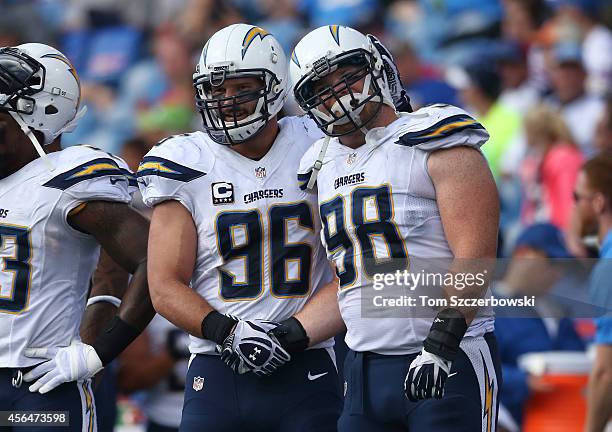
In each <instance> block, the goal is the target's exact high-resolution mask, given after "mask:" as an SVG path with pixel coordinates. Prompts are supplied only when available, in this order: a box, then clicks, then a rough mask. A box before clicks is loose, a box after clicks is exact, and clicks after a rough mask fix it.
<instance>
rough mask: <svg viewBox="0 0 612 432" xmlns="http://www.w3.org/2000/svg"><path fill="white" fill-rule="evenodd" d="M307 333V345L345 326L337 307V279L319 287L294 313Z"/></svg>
mask: <svg viewBox="0 0 612 432" xmlns="http://www.w3.org/2000/svg"><path fill="white" fill-rule="evenodd" d="M295 318H296V319H297V320H299V321H300V323H301V324H302V326H303V327H304V330H305V332H306V334H307V335H308V346H313V345H316V344H318V343H320V342H323V341H324V340H327V339H329V338H330V337H333V336H335V335H337V334H338V333H340V332H341V331H343V330H344V329H345V328H346V327H345V325H344V321H343V320H342V316H341V315H340V309H338V280H337V279H334V280H333V281H332V282H330V283H328V284H327V285H325V286H324V287H323V288H321V289H320V290H319V291H318V292H317V293H316V294H315V295H314V296H313V297H312V298H311V299H310V300H309V301H308V303H306V305H305V306H304V307H303V308H302V310H300V311H299V312H298V313H296V314H295Z"/></svg>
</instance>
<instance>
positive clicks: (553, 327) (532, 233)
mask: <svg viewBox="0 0 612 432" xmlns="http://www.w3.org/2000/svg"><path fill="white" fill-rule="evenodd" d="M569 257H570V254H569V252H568V251H567V249H566V247H565V244H564V242H563V235H562V233H561V231H560V230H559V229H558V228H556V227H555V226H554V225H551V224H536V225H532V226H530V227H528V228H526V229H525V230H524V231H523V232H522V233H521V234H520V235H519V237H518V240H517V242H516V245H515V247H514V252H513V254H512V260H511V262H510V265H509V267H508V271H507V272H506V274H505V276H504V279H503V280H502V282H501V283H500V284H499V285H498V286H497V287H496V290H497V291H498V292H501V293H503V294H504V295H506V296H508V297H519V298H520V297H522V296H536V300H535V307H533V308H526V307H516V308H510V307H504V308H501V307H500V308H497V309H496V311H495V312H496V315H497V317H496V319H495V334H496V336H497V342H498V347H499V352H500V356H501V361H502V375H503V377H504V385H503V386H502V389H501V397H500V402H501V405H502V406H503V408H501V409H500V426H502V427H505V429H506V430H519V429H518V428H520V425H521V422H522V419H523V409H524V406H525V403H526V401H527V399H528V398H529V396H530V394H532V393H533V392H540V391H552V390H553V388H551V387H550V386H549V385H547V384H545V383H543V382H542V381H541V379H540V378H538V377H536V376H534V375H530V374H528V373H527V372H525V371H524V370H522V369H521V368H519V366H518V363H517V360H518V358H519V356H521V355H523V354H526V353H530V352H540V351H561V350H570V351H576V350H584V344H583V342H582V340H581V339H580V337H579V336H578V334H577V333H576V330H575V329H574V324H573V322H572V320H570V319H568V318H560V317H562V316H563V315H564V314H563V309H562V308H561V306H560V305H558V304H556V303H555V302H553V301H552V299H551V298H550V297H547V296H546V294H547V293H549V292H550V290H551V289H552V288H553V287H554V286H555V285H556V284H557V283H558V282H559V281H560V280H561V279H562V278H563V276H564V273H563V271H562V269H561V268H559V266H558V265H555V263H554V262H553V261H552V259H558V258H569Z"/></svg>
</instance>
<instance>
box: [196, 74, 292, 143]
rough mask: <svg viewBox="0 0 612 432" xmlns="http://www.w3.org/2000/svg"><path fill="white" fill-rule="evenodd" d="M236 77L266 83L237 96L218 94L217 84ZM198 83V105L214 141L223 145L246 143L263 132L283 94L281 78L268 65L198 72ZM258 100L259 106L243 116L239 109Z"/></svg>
mask: <svg viewBox="0 0 612 432" xmlns="http://www.w3.org/2000/svg"><path fill="white" fill-rule="evenodd" d="M236 78H257V79H258V80H259V81H260V82H261V83H262V86H261V87H260V88H259V89H257V90H255V91H248V92H244V93H241V94H238V95H235V96H226V97H215V96H214V93H213V92H214V89H215V88H218V87H220V86H222V85H223V84H224V83H225V82H226V81H227V80H231V79H236ZM194 87H195V88H196V106H197V109H198V111H199V112H200V114H201V115H202V120H203V122H204V129H205V130H206V132H207V133H208V135H209V136H210V137H211V139H212V140H213V141H215V142H217V143H219V144H223V145H235V144H240V143H243V142H245V141H247V140H249V139H251V138H253V137H254V136H256V135H257V134H258V133H259V132H261V131H262V130H263V129H264V127H265V126H266V125H267V124H268V121H269V119H270V118H271V117H272V115H271V113H270V109H269V107H270V106H271V104H273V103H274V102H275V101H276V100H277V99H278V98H280V97H281V96H282V94H283V92H282V91H281V89H280V81H279V80H278V79H277V77H276V76H275V75H274V74H273V73H272V72H270V71H269V70H267V69H240V70H237V71H235V72H232V71H229V70H227V69H221V70H217V71H213V72H211V73H208V74H198V73H197V72H196V75H195V78H194ZM255 101H257V103H256V105H255V109H254V110H253V111H252V112H250V110H249V114H248V115H247V116H246V117H245V118H242V119H239V118H238V116H237V113H238V112H240V111H241V110H245V107H246V106H248V105H252V104H253V102H255ZM228 112H229V113H231V114H232V116H230V117H229V118H228V117H227V115H226V114H227V113H228Z"/></svg>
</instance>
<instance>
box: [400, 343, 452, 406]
mask: <svg viewBox="0 0 612 432" xmlns="http://www.w3.org/2000/svg"><path fill="white" fill-rule="evenodd" d="M451 365H452V362H450V361H448V360H445V359H443V358H442V357H440V356H437V355H435V354H432V353H430V352H427V351H425V349H423V350H422V351H421V354H419V355H418V356H416V358H415V359H414V360H412V363H410V369H409V370H408V375H406V380H405V381H404V392H405V393H406V397H407V398H408V399H410V400H411V401H412V402H417V401H418V400H420V399H430V398H432V397H434V398H436V399H442V396H444V384H445V383H446V379H447V378H448V374H449V373H450V369H451Z"/></svg>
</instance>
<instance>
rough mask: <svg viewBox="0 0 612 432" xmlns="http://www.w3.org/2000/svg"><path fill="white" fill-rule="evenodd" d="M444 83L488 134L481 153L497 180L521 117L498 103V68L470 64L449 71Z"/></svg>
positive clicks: (514, 138)
mask: <svg viewBox="0 0 612 432" xmlns="http://www.w3.org/2000/svg"><path fill="white" fill-rule="evenodd" d="M447 79H448V81H449V83H450V84H451V85H452V86H453V87H455V88H457V89H458V90H459V97H460V100H461V102H462V104H463V106H464V107H465V108H466V110H467V111H469V112H470V113H472V114H473V115H475V116H476V118H477V119H478V121H479V122H480V123H482V125H483V126H484V127H485V128H486V129H487V131H489V134H490V135H491V138H489V141H487V144H486V145H484V146H483V148H482V150H483V153H484V154H485V156H486V158H487V160H488V161H489V166H490V167H491V171H492V172H493V175H494V177H495V179H496V180H499V178H500V175H501V174H502V171H503V167H502V162H503V160H504V158H505V156H506V154H507V152H509V151H510V150H511V148H512V146H513V144H514V143H516V140H517V139H518V137H519V134H520V131H521V116H520V115H519V114H518V113H517V112H515V111H513V110H512V109H510V108H508V107H507V106H506V105H504V104H503V103H502V102H501V101H500V100H499V96H500V94H501V90H502V87H501V86H502V83H501V77H500V75H499V72H498V70H497V68H496V67H495V65H494V64H492V62H491V61H479V62H470V63H468V64H467V65H466V66H464V67H462V68H451V69H449V70H448V73H447ZM504 163H505V161H504ZM509 171H513V170H512V169H509Z"/></svg>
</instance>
